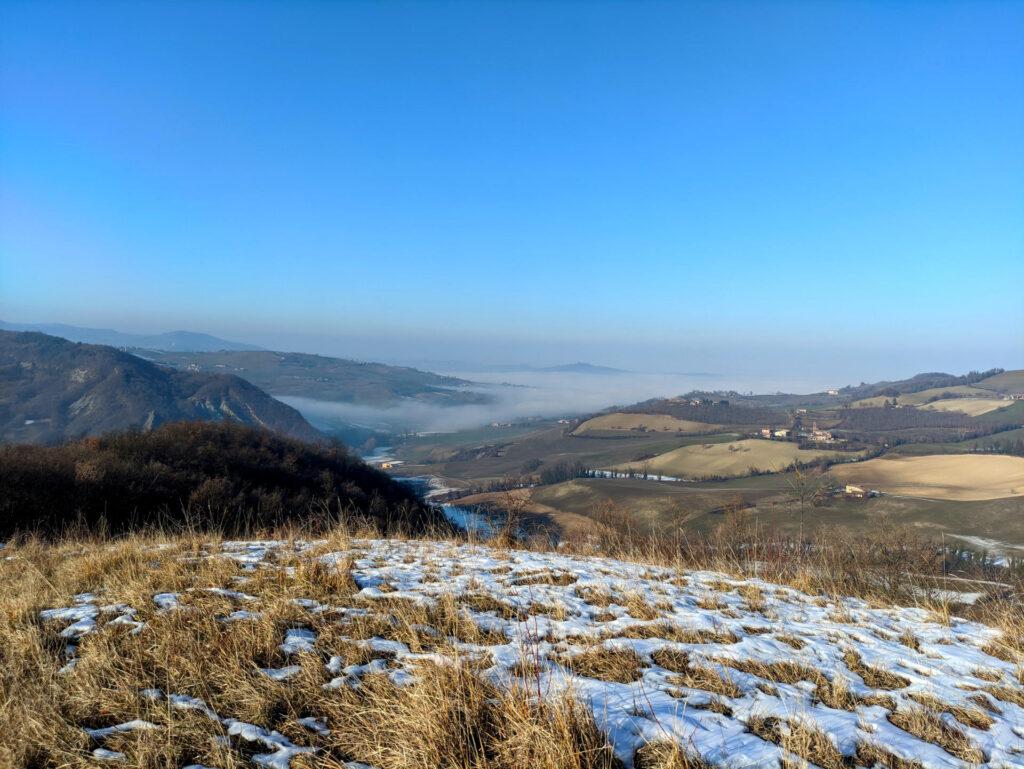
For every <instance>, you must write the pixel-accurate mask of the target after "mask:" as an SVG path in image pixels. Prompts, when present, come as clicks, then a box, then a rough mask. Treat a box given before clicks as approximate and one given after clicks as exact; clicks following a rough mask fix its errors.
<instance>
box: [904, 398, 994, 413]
mask: <svg viewBox="0 0 1024 769" xmlns="http://www.w3.org/2000/svg"><path fill="white" fill-rule="evenodd" d="M1011 404H1012V402H1011V401H1008V400H1006V399H1004V398H949V399H946V400H940V401H932V402H931V403H926V404H924V405H923V406H919V407H918V408H920V409H923V410H925V411H960V412H963V413H964V414H967V416H969V417H977V416H981V415H982V414H987V413H988V412H990V411H995V410H997V409H1004V408H1006V407H1007V406H1010V405H1011Z"/></svg>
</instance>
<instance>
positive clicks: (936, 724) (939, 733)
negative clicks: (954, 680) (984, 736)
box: [889, 708, 985, 764]
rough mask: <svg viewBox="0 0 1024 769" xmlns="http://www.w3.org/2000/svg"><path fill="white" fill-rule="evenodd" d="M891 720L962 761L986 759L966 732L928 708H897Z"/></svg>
mask: <svg viewBox="0 0 1024 769" xmlns="http://www.w3.org/2000/svg"><path fill="white" fill-rule="evenodd" d="M889 720H890V721H891V722H892V724H893V726H898V727H899V728H900V729H902V730H903V731H905V732H907V733H908V734H912V735H914V736H915V737H918V738H920V739H922V740H925V741H927V742H931V743H934V744H936V745H939V746H940V747H941V748H942V749H943V750H945V751H946V752H947V753H949V754H951V755H954V756H956V757H957V758H959V759H960V760H962V761H966V762H968V763H970V764H979V763H981V762H982V761H984V760H985V756H984V754H983V753H982V752H981V750H980V749H979V748H978V746H977V745H975V744H974V743H973V742H971V739H970V738H969V737H968V736H967V735H966V734H965V733H964V732H962V731H960V730H959V729H956V728H954V727H952V726H950V725H949V724H948V723H946V722H945V721H943V720H942V719H941V718H940V717H939V716H938V714H936V713H935V712H934V711H932V710H929V709H928V708H912V709H910V708H908V709H906V710H897V711H896V712H895V713H892V714H890V715H889Z"/></svg>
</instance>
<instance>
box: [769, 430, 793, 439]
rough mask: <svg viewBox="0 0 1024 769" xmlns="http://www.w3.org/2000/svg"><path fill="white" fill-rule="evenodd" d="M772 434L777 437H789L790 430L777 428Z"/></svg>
mask: <svg viewBox="0 0 1024 769" xmlns="http://www.w3.org/2000/svg"><path fill="white" fill-rule="evenodd" d="M772 435H773V436H775V437H776V438H788V437H789V430H776V431H775V432H774V433H772Z"/></svg>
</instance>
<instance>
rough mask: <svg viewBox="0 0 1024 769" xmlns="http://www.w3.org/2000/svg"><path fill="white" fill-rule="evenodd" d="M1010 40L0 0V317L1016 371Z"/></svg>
mask: <svg viewBox="0 0 1024 769" xmlns="http://www.w3.org/2000/svg"><path fill="white" fill-rule="evenodd" d="M1022 29H1024V5H1022V4H1020V3H1001V4H997V3H984V2H969V3H967V2H965V3H943V2H935V3H924V2H907V3H869V2H855V3H842V2H810V3H771V2H768V3H763V2H750V3H730V2H714V3H712V2H708V3H682V2H679V3H667V4H660V3H649V2H630V3H584V2H568V3H541V2H522V3H473V2H457V3H455V2H453V3H428V2H417V3H408V4H400V3H387V2H379V3H354V2H348V3H328V2H319V3H301V2H268V3H243V2H201V3H200V2H175V3H158V2H142V3H139V2H125V3H93V2H74V3H52V2H26V3H21V2H6V3H4V4H3V6H2V7H0V318H3V319H5V320H15V321H35V322H39V321H61V322H67V323H76V324H79V325H104V326H113V327H116V328H120V329H123V330H129V331H131V330H141V331H151V330H167V329H170V328H188V329H192V330H200V331H208V332H211V333H217V334H220V335H223V336H229V337H232V338H237V339H245V340H248V341H256V342H262V343H264V344H269V345H271V346H280V347H285V346H287V347H289V348H292V349H308V350H318V351H323V352H328V353H333V354H350V355H355V356H357V357H378V358H384V359H407V360H409V359H414V358H415V359H422V360H430V359H441V358H444V359H456V360H488V361H494V360H509V359H513V360H529V361H530V362H536V363H548V362H555V361H556V360H564V359H570V360H575V359H578V358H585V359H589V360H594V361H595V362H599V363H609V364H612V365H620V366H627V367H635V368H642V369H647V370H660V371H680V370H682V371H695V370H709V369H710V368H713V369H715V370H729V369H730V368H734V369H735V370H736V371H744V370H747V369H750V368H752V367H757V366H762V367H763V366H772V365H783V364H779V363H778V361H779V360H780V359H784V360H786V361H789V363H787V364H785V365H793V366H796V365H799V366H801V367H804V366H806V367H808V368H821V367H827V366H831V367H836V366H839V365H847V366H848V369H847V370H849V372H850V373H849V376H850V377H851V378H853V377H855V376H856V372H857V371H860V370H864V369H868V370H866V371H863V377H864V378H867V377H869V376H871V375H873V374H876V373H877V374H885V373H891V374H898V373H913V370H914V369H917V368H928V369H955V368H959V369H965V368H968V367H971V366H982V367H986V366H989V365H1003V366H1007V367H1010V366H1021V365H1024V298H1022V297H1024V35H1022V34H1021V30H1022ZM851 361H860V363H859V364H857V363H851ZM773 362H774V363H773ZM858 365H859V366H860V368H858Z"/></svg>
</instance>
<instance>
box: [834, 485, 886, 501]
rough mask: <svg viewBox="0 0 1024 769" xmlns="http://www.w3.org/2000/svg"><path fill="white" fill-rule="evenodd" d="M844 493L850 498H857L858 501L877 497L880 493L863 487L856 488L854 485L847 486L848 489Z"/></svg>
mask: <svg viewBox="0 0 1024 769" xmlns="http://www.w3.org/2000/svg"><path fill="white" fill-rule="evenodd" d="M843 492H844V493H845V494H846V496H848V497H855V498H857V499H864V498H865V497H877V496H878V492H877V491H875V490H874V489H866V488H864V487H863V486H855V485H854V484H852V483H848V484H846V488H845V489H843Z"/></svg>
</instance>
